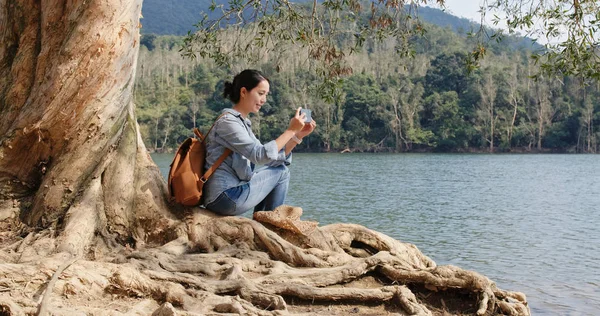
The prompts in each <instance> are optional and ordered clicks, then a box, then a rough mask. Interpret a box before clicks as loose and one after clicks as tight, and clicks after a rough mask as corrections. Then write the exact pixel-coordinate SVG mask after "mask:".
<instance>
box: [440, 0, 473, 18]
mask: <svg viewBox="0 0 600 316" xmlns="http://www.w3.org/2000/svg"><path fill="white" fill-rule="evenodd" d="M481 4H482V1H481V0H446V11H448V13H450V14H453V15H456V16H460V17H462V18H467V19H469V20H473V21H476V22H480V21H481V14H480V13H479V12H477V11H479V7H480V6H481Z"/></svg>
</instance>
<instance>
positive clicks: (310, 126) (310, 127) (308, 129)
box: [296, 120, 317, 139]
mask: <svg viewBox="0 0 600 316" xmlns="http://www.w3.org/2000/svg"><path fill="white" fill-rule="evenodd" d="M316 127H317V122H315V120H311V121H310V123H305V124H304V127H303V128H302V130H300V131H299V132H298V133H296V137H298V138H300V139H302V138H304V137H306V136H308V135H310V133H312V132H313V131H314V130H315V128H316Z"/></svg>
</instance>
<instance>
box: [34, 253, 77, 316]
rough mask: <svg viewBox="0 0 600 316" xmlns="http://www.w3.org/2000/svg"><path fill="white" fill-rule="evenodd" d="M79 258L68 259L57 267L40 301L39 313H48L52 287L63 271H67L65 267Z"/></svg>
mask: <svg viewBox="0 0 600 316" xmlns="http://www.w3.org/2000/svg"><path fill="white" fill-rule="evenodd" d="M77 259H78V258H72V259H70V260H67V261H65V262H64V263H63V264H61V265H60V266H59V267H58V269H56V272H54V274H53V275H52V278H51V279H50V282H48V286H47V287H46V291H45V292H44V297H43V298H42V301H41V302H40V305H39V307H38V312H37V314H38V315H42V316H44V315H46V314H47V313H48V302H49V298H50V295H51V294H52V289H54V283H56V280H57V279H58V277H59V276H60V275H61V273H63V271H65V269H66V268H68V267H69V266H70V265H72V264H73V262H75V261H76V260H77Z"/></svg>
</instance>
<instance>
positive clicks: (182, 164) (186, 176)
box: [168, 113, 231, 206]
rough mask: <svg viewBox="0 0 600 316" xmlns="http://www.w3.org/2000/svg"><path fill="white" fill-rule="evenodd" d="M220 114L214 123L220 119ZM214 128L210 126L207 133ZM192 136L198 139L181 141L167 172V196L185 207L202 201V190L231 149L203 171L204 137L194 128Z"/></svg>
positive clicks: (204, 156) (227, 149) (191, 138)
mask: <svg viewBox="0 0 600 316" xmlns="http://www.w3.org/2000/svg"><path fill="white" fill-rule="evenodd" d="M225 114H226V113H223V114H221V115H220V116H219V117H218V118H217V120H215V123H216V121H218V120H219V118H221V116H223V115H225ZM214 126H215V124H214V123H213V125H212V126H211V128H210V129H209V130H208V133H206V135H207V136H208V134H209V133H210V131H211V130H212V128H213V127H214ZM194 134H195V135H196V136H197V137H198V139H197V138H195V137H190V138H188V139H186V140H185V141H183V143H182V144H181V145H179V148H178V149H177V153H176V154H175V157H174V158H173V162H172V163H171V169H170V170H169V182H168V187H169V195H170V196H171V197H172V198H174V199H175V201H176V202H177V203H180V204H183V205H186V206H195V205H198V204H200V202H201V200H202V188H203V187H204V184H205V183H206V181H207V180H208V178H210V176H211V175H212V174H213V172H215V170H217V168H218V167H219V166H220V165H221V163H223V161H224V160H225V158H227V156H229V154H231V149H229V148H226V149H225V151H224V152H223V154H222V155H221V157H219V159H217V161H216V162H215V163H214V164H213V165H212V166H211V167H210V168H209V169H208V170H206V171H204V161H205V158H206V137H205V136H204V135H202V133H201V132H200V130H198V129H197V128H194Z"/></svg>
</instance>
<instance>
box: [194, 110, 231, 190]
mask: <svg viewBox="0 0 600 316" xmlns="http://www.w3.org/2000/svg"><path fill="white" fill-rule="evenodd" d="M226 114H228V113H227V112H225V113H222V114H221V115H219V117H217V119H216V120H215V122H214V123H213V125H212V126H211V127H210V129H209V130H208V132H207V133H206V137H208V135H209V134H210V131H212V129H213V127H215V125H216V124H217V121H219V119H220V118H221V117H223V116H224V115H226ZM194 134H196V136H199V137H200V139H201V140H202V141H203V142H204V141H205V140H206V137H202V133H200V131H199V130H198V129H197V128H196V129H194ZM198 134H200V135H198ZM231 153H232V151H231V149H229V148H225V151H224V152H223V154H222V155H221V157H219V159H217V161H215V163H214V164H213V165H212V166H210V168H208V170H206V172H205V173H204V175H203V176H202V177H200V181H202V183H206V181H208V178H210V176H212V174H213V172H215V170H217V168H219V166H220V165H221V164H222V163H223V161H225V159H226V158H227V156H229V155H230V154H231Z"/></svg>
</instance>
